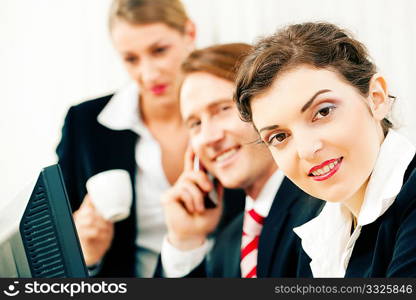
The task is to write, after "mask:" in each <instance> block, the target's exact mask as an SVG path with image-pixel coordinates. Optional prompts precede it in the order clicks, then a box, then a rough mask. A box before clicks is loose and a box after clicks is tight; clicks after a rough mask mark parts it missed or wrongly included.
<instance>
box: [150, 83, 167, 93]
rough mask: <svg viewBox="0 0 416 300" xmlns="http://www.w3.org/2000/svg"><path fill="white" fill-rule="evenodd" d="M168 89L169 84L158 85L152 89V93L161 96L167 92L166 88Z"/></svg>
mask: <svg viewBox="0 0 416 300" xmlns="http://www.w3.org/2000/svg"><path fill="white" fill-rule="evenodd" d="M167 87H168V85H167V84H157V85H154V86H152V87H151V89H150V90H151V91H152V93H153V94H155V95H161V94H163V93H164V92H165V91H166V88H167Z"/></svg>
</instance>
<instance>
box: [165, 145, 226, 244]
mask: <svg viewBox="0 0 416 300" xmlns="http://www.w3.org/2000/svg"><path fill="white" fill-rule="evenodd" d="M194 156H195V155H194V153H193V152H192V150H191V149H190V148H189V149H188V150H187V152H186V154H185V168H184V172H183V173H182V174H181V176H180V177H179V178H178V180H177V181H176V183H175V185H174V186H173V187H172V188H170V189H169V190H168V191H166V192H165V193H164V194H163V196H162V203H163V206H164V212H165V219H166V224H167V227H168V240H169V242H170V243H171V244H172V245H173V246H174V247H176V248H178V249H181V250H190V249H194V248H197V247H199V246H200V245H202V244H203V243H204V241H205V239H206V237H207V235H208V234H210V233H211V232H212V231H214V230H215V228H216V227H217V225H218V223H219V220H220V217H221V214H222V199H221V198H222V187H221V186H219V187H217V188H218V194H219V197H218V198H219V199H218V204H217V206H216V207H215V208H210V209H207V208H205V207H204V197H205V195H206V194H208V193H209V192H210V191H211V190H212V189H214V186H213V184H212V182H211V181H210V180H209V178H208V175H207V174H206V173H205V172H203V171H200V170H198V171H194V170H192V166H193V159H194Z"/></svg>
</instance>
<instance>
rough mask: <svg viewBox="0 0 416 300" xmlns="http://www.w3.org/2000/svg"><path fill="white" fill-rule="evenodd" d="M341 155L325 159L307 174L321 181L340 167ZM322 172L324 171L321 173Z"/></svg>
mask: <svg viewBox="0 0 416 300" xmlns="http://www.w3.org/2000/svg"><path fill="white" fill-rule="evenodd" d="M342 159H343V157H340V158H337V159H331V160H327V161H325V162H324V163H322V164H320V165H319V166H316V167H313V168H312V169H311V170H310V171H309V174H308V176H309V177H312V179H313V180H315V181H323V180H326V179H328V178H330V177H332V176H333V175H334V174H335V173H336V172H337V171H338V170H339V168H340V166H341V163H342ZM323 172H324V173H323Z"/></svg>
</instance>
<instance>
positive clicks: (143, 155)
mask: <svg viewBox="0 0 416 300" xmlns="http://www.w3.org/2000/svg"><path fill="white" fill-rule="evenodd" d="M139 92H140V91H139V87H138V86H137V84H135V83H133V82H132V83H130V84H129V85H127V86H126V87H124V88H122V89H121V90H119V91H118V92H117V93H116V94H115V95H114V96H113V97H112V98H111V99H110V101H109V102H108V103H107V105H106V106H105V107H104V109H103V110H102V111H101V113H100V114H99V115H98V118H97V120H98V122H99V123H100V124H102V125H103V126H106V127H108V128H110V129H113V130H131V131H133V132H135V133H137V134H138V135H139V136H140V138H139V139H138V142H137V144H136V150H135V158H136V168H137V171H136V184H135V187H136V220H137V237H136V246H137V250H136V262H137V264H136V276H137V277H153V274H154V271H155V268H156V265H157V261H158V257H159V253H160V251H161V247H162V240H163V237H164V236H165V234H166V232H167V228H166V224H165V220H164V215H163V208H162V204H161V201H160V199H161V195H162V193H163V192H165V191H166V190H167V189H168V188H169V187H170V184H169V182H168V180H167V178H166V176H165V173H164V171H163V167H162V159H161V149H160V145H159V143H158V142H157V140H156V139H155V138H154V137H153V136H152V134H151V133H150V131H149V130H148V129H147V127H146V126H145V125H144V124H143V122H142V120H141V119H140V117H139V116H140V111H139V105H138V99H139V98H138V96H139Z"/></svg>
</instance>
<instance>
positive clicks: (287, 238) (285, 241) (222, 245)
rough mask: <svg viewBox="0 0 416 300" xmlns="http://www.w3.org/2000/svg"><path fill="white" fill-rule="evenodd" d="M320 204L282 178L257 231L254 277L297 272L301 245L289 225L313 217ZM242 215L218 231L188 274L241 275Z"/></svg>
mask: <svg viewBox="0 0 416 300" xmlns="http://www.w3.org/2000/svg"><path fill="white" fill-rule="evenodd" d="M323 204H324V202H323V201H321V200H317V199H315V198H312V197H311V196H309V195H307V194H305V193H304V192H303V191H301V190H300V189H299V188H298V187H296V186H295V185H294V184H293V183H292V182H291V181H290V180H289V179H287V178H285V179H284V180H283V182H282V185H281V186H280V188H279V190H278V192H277V193H276V196H275V198H274V201H273V204H272V206H271V208H270V212H269V215H268V216H267V218H266V220H265V223H264V225H263V229H262V232H261V235H260V240H259V246H258V258H257V260H258V262H257V277H259V278H260V277H297V276H298V271H299V270H298V260H299V255H300V251H301V248H302V247H301V245H300V239H299V238H298V237H297V235H296V234H295V233H294V232H293V230H292V229H293V228H294V227H296V226H300V225H302V224H304V223H306V222H307V221H309V220H310V219H312V218H313V217H315V216H316V215H317V214H318V212H319V211H320V209H321V208H322V206H323ZM243 217H244V214H243V213H241V214H240V215H238V216H237V217H235V219H234V220H233V221H232V222H231V223H230V224H229V225H228V226H227V227H226V228H225V229H224V230H223V231H222V232H221V233H220V234H218V236H217V238H216V241H215V246H214V248H213V249H212V250H211V252H210V253H209V254H208V256H207V258H206V259H205V260H204V261H203V262H202V263H201V264H200V265H199V266H198V267H197V268H196V269H194V270H193V271H192V272H191V273H190V274H189V275H188V277H205V276H208V277H226V278H228V277H237V278H238V277H241V270H240V254H241V236H242V228H243ZM309 272H311V271H310V269H309ZM303 276H305V275H303Z"/></svg>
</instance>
